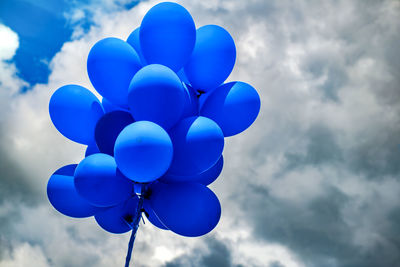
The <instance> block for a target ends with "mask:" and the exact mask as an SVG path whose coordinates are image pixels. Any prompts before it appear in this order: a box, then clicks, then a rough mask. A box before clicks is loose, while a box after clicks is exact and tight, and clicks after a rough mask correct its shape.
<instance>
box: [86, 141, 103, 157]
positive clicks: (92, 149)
mask: <svg viewBox="0 0 400 267" xmlns="http://www.w3.org/2000/svg"><path fill="white" fill-rule="evenodd" d="M96 153H100V151H99V148H98V147H97V145H96V144H90V145H88V146H87V148H86V151H85V158H86V157H88V156H90V155H93V154H96Z"/></svg>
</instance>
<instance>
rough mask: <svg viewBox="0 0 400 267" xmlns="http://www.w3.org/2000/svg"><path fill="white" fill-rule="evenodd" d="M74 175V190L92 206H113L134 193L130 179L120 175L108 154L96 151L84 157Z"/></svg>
mask: <svg viewBox="0 0 400 267" xmlns="http://www.w3.org/2000/svg"><path fill="white" fill-rule="evenodd" d="M74 176H75V179H74V183H75V188H76V191H77V192H78V194H79V195H80V196H81V197H83V198H84V199H86V200H87V201H88V202H89V203H90V204H92V205H94V206H99V207H109V206H114V205H116V204H118V203H121V202H122V201H124V200H126V199H128V198H129V197H130V196H131V195H132V194H134V193H133V183H132V181H131V180H129V179H127V178H125V177H124V176H123V175H122V173H121V172H120V171H119V170H118V169H117V164H116V163H115V160H114V158H113V157H111V156H110V155H106V154H102V153H97V154H93V155H91V156H88V157H86V158H84V159H83V160H82V161H81V162H80V163H79V165H78V167H77V168H76V170H75V175H74Z"/></svg>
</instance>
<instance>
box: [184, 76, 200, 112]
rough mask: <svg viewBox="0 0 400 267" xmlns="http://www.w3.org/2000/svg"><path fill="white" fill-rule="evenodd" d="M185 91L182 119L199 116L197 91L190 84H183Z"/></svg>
mask: <svg viewBox="0 0 400 267" xmlns="http://www.w3.org/2000/svg"><path fill="white" fill-rule="evenodd" d="M182 84H183V88H184V90H185V94H184V96H185V97H184V106H183V112H182V117H181V118H182V119H184V118H187V117H192V116H198V115H199V99H198V97H197V94H196V91H195V90H194V89H193V88H192V87H191V86H190V85H188V84H185V83H182Z"/></svg>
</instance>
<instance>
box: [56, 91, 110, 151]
mask: <svg viewBox="0 0 400 267" xmlns="http://www.w3.org/2000/svg"><path fill="white" fill-rule="evenodd" d="M49 113H50V118H51V121H52V122H53V124H54V126H55V127H56V128H57V130H58V131H59V132H60V133H61V134H62V135H64V136H65V137H67V138H69V139H71V140H72V141H75V142H78V143H81V144H87V145H88V144H91V143H94V128H95V127H96V123H97V121H98V120H99V119H100V117H101V116H103V114H104V111H103V108H102V107H101V104H100V101H99V100H98V99H97V98H96V96H95V95H94V94H92V92H90V91H89V90H87V89H86V88H84V87H82V86H79V85H73V84H70V85H65V86H62V87H60V88H59V89H58V90H57V91H55V92H54V94H53V95H52V96H51V99H50V103H49Z"/></svg>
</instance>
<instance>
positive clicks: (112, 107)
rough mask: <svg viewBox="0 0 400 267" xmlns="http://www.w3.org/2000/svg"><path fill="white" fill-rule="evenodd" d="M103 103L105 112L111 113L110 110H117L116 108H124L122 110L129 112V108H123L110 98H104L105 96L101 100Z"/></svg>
mask: <svg viewBox="0 0 400 267" xmlns="http://www.w3.org/2000/svg"><path fill="white" fill-rule="evenodd" d="M101 105H102V106H103V109H104V112H105V113H109V112H112V111H116V110H122V111H127V112H128V109H127V108H122V107H120V106H117V105H115V104H113V103H111V101H110V100H107V98H104V97H103V99H102V100H101Z"/></svg>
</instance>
